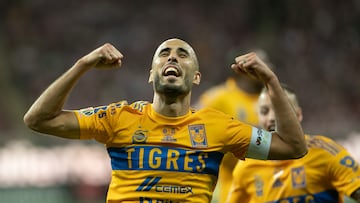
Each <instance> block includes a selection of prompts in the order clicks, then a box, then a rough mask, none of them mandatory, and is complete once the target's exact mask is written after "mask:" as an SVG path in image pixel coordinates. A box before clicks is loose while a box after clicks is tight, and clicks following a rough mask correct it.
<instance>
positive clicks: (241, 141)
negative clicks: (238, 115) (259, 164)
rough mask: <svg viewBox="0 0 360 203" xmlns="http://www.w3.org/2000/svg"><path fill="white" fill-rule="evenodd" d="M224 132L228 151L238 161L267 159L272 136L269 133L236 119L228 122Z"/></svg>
mask: <svg viewBox="0 0 360 203" xmlns="http://www.w3.org/2000/svg"><path fill="white" fill-rule="evenodd" d="M226 132H227V133H226V134H227V135H228V137H229V138H228V139H229V140H227V143H229V144H230V147H229V148H230V151H231V152H232V153H233V154H234V155H235V157H237V158H238V159H244V158H245V157H248V158H253V159H261V160H265V159H267V157H268V154H269V151H270V144H271V136H272V135H271V133H270V132H267V131H265V130H263V129H260V128H257V127H255V126H252V125H249V124H246V123H243V122H241V121H238V120H236V119H231V121H229V123H228V127H227V129H226Z"/></svg>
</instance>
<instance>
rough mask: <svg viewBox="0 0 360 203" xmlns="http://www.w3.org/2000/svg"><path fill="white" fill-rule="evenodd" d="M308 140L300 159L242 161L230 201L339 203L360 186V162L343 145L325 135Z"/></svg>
mask: <svg viewBox="0 0 360 203" xmlns="http://www.w3.org/2000/svg"><path fill="white" fill-rule="evenodd" d="M306 140H307V145H308V149H309V150H308V154H307V155H305V156H304V157H303V158H300V159H294V160H284V161H270V160H267V161H261V160H254V159H246V160H245V161H240V162H239V163H238V164H237V166H236V167H235V169H234V174H233V176H234V183H233V187H232V190H231V193H230V195H229V199H228V202H229V203H235V202H251V203H324V202H326V203H338V202H343V199H342V197H343V195H347V196H350V195H351V193H352V192H354V191H355V190H356V189H358V188H359V187H360V168H359V165H358V163H357V162H356V161H355V160H354V158H353V157H352V156H351V155H350V154H349V153H348V152H347V151H346V150H345V149H344V148H343V147H342V146H340V145H339V144H337V143H336V142H334V141H333V140H331V139H330V138H327V137H324V136H309V135H306Z"/></svg>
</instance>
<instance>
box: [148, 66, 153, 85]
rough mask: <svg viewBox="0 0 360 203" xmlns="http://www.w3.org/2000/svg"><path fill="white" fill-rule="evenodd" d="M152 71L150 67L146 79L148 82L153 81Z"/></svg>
mask: <svg viewBox="0 0 360 203" xmlns="http://www.w3.org/2000/svg"><path fill="white" fill-rule="evenodd" d="M152 72H153V70H152V69H150V74H149V80H148V83H152V82H153V76H152Z"/></svg>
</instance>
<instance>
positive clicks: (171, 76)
mask: <svg viewBox="0 0 360 203" xmlns="http://www.w3.org/2000/svg"><path fill="white" fill-rule="evenodd" d="M149 82H153V88H154V91H155V92H157V93H160V94H167V95H172V96H177V95H187V94H189V93H190V92H191V88H192V85H193V84H199V82H200V73H199V71H198V62H197V59H196V55H195V53H194V51H193V49H192V48H191V47H190V45H188V44H187V43H186V42H184V41H182V40H179V39H171V40H167V41H165V42H164V43H163V44H161V45H160V46H159V48H158V49H157V51H156V52H155V55H154V58H153V63H152V70H151V74H150V78H149Z"/></svg>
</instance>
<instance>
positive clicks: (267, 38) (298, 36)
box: [0, 0, 360, 203]
mask: <svg viewBox="0 0 360 203" xmlns="http://www.w3.org/2000/svg"><path fill="white" fill-rule="evenodd" d="M172 37H179V38H183V39H185V40H186V41H189V42H190V43H191V44H192V45H193V47H194V48H195V50H196V51H197V53H198V57H199V60H200V66H201V71H202V74H203V80H202V85H201V86H200V87H196V88H195V90H194V93H193V101H194V102H195V101H196V99H197V98H198V96H199V94H200V93H201V92H202V91H204V90H205V89H207V88H209V87H211V86H212V85H216V84H218V83H220V82H222V81H223V80H224V79H225V78H226V77H227V76H228V75H229V74H231V71H230V68H229V65H230V64H231V62H232V60H233V58H234V57H235V56H236V55H237V54H241V53H245V52H247V51H249V50H252V49H257V48H261V49H263V50H265V51H266V52H267V53H268V55H269V57H270V59H271V61H272V63H273V64H274V66H275V67H276V69H275V71H276V72H277V74H278V75H279V77H280V80H282V81H283V82H285V83H287V84H289V85H290V86H292V87H294V89H295V90H296V92H297V93H298V95H299V99H300V103H301V105H302V107H303V111H304V116H305V119H304V122H303V126H304V129H305V131H306V132H308V133H312V134H324V135H327V136H330V137H332V138H334V139H336V140H338V141H339V142H341V143H343V144H344V145H345V146H346V147H347V148H348V149H349V151H350V152H352V153H353V154H354V156H355V157H356V158H357V160H358V161H360V151H359V149H358V148H356V145H357V144H359V143H360V139H359V137H360V125H359V121H360V90H359V87H360V80H359V76H360V69H359V68H358V66H359V64H360V57H359V53H360V1H357V0H349V1H331V0H330V1H325V0H315V1H314V0H304V1H285V0H280V1H271V0H248V1H245V0H244V1H240V0H223V1H220V0H213V1H205V0H196V1H195V0H194V1H190V0H189V1H160V0H154V1H130V0H129V1H115V0H112V1H111V0H103V1H95V0H88V1H85V0H78V1H69V0H63V1H55V0H31V1H20V0H2V1H1V2H0V87H1V105H0V114H1V117H0V202H1V203H22V202H26V203H32V202H41V203H65V202H66V203H83V202H84V203H85V202H86V203H100V202H104V194H105V192H106V185H107V182H108V180H109V174H108V172H109V162H108V158H107V156H106V154H105V150H104V149H103V148H102V146H101V145H99V144H97V143H94V142H91V141H89V142H82V141H71V142H70V141H67V140H64V139H58V138H53V137H50V136H41V135H38V134H36V133H34V132H31V131H30V130H28V129H27V128H25V126H24V125H23V122H22V117H23V115H24V113H25V111H26V110H27V108H28V107H29V106H30V105H31V103H32V102H33V101H34V100H35V99H36V97H37V96H38V95H39V94H40V93H41V92H42V91H43V90H44V88H46V87H47V86H48V85H49V84H50V82H52V81H53V80H54V79H55V78H56V77H58V76H59V75H60V74H61V73H63V72H64V71H65V70H67V68H69V67H70V66H71V65H72V64H73V63H74V62H75V60H76V59H77V58H79V57H81V56H82V55H83V54H86V53H88V52H89V51H91V50H93V49H94V48H96V47H98V46H99V45H101V44H103V43H105V42H111V43H113V44H114V45H115V46H116V47H117V48H118V49H119V50H120V51H121V52H122V53H123V54H124V56H125V58H124V63H123V68H122V69H121V70H112V72H109V71H100V72H99V71H96V70H94V71H90V72H89V73H88V74H87V75H85V76H84V77H83V78H82V79H81V80H80V83H79V84H78V86H77V87H76V88H75V89H74V92H73V93H72V94H71V97H70V99H69V101H68V103H67V106H66V108H82V107H87V106H88V105H103V104H107V103H110V102H113V101H117V100H120V99H123V98H126V99H128V100H129V101H134V100H135V99H143V100H152V89H151V86H150V85H148V84H147V77H148V71H149V67H150V64H151V58H152V55H153V52H154V50H155V49H156V46H157V45H158V44H159V43H160V42H161V41H163V40H165V39H167V38H172Z"/></svg>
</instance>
